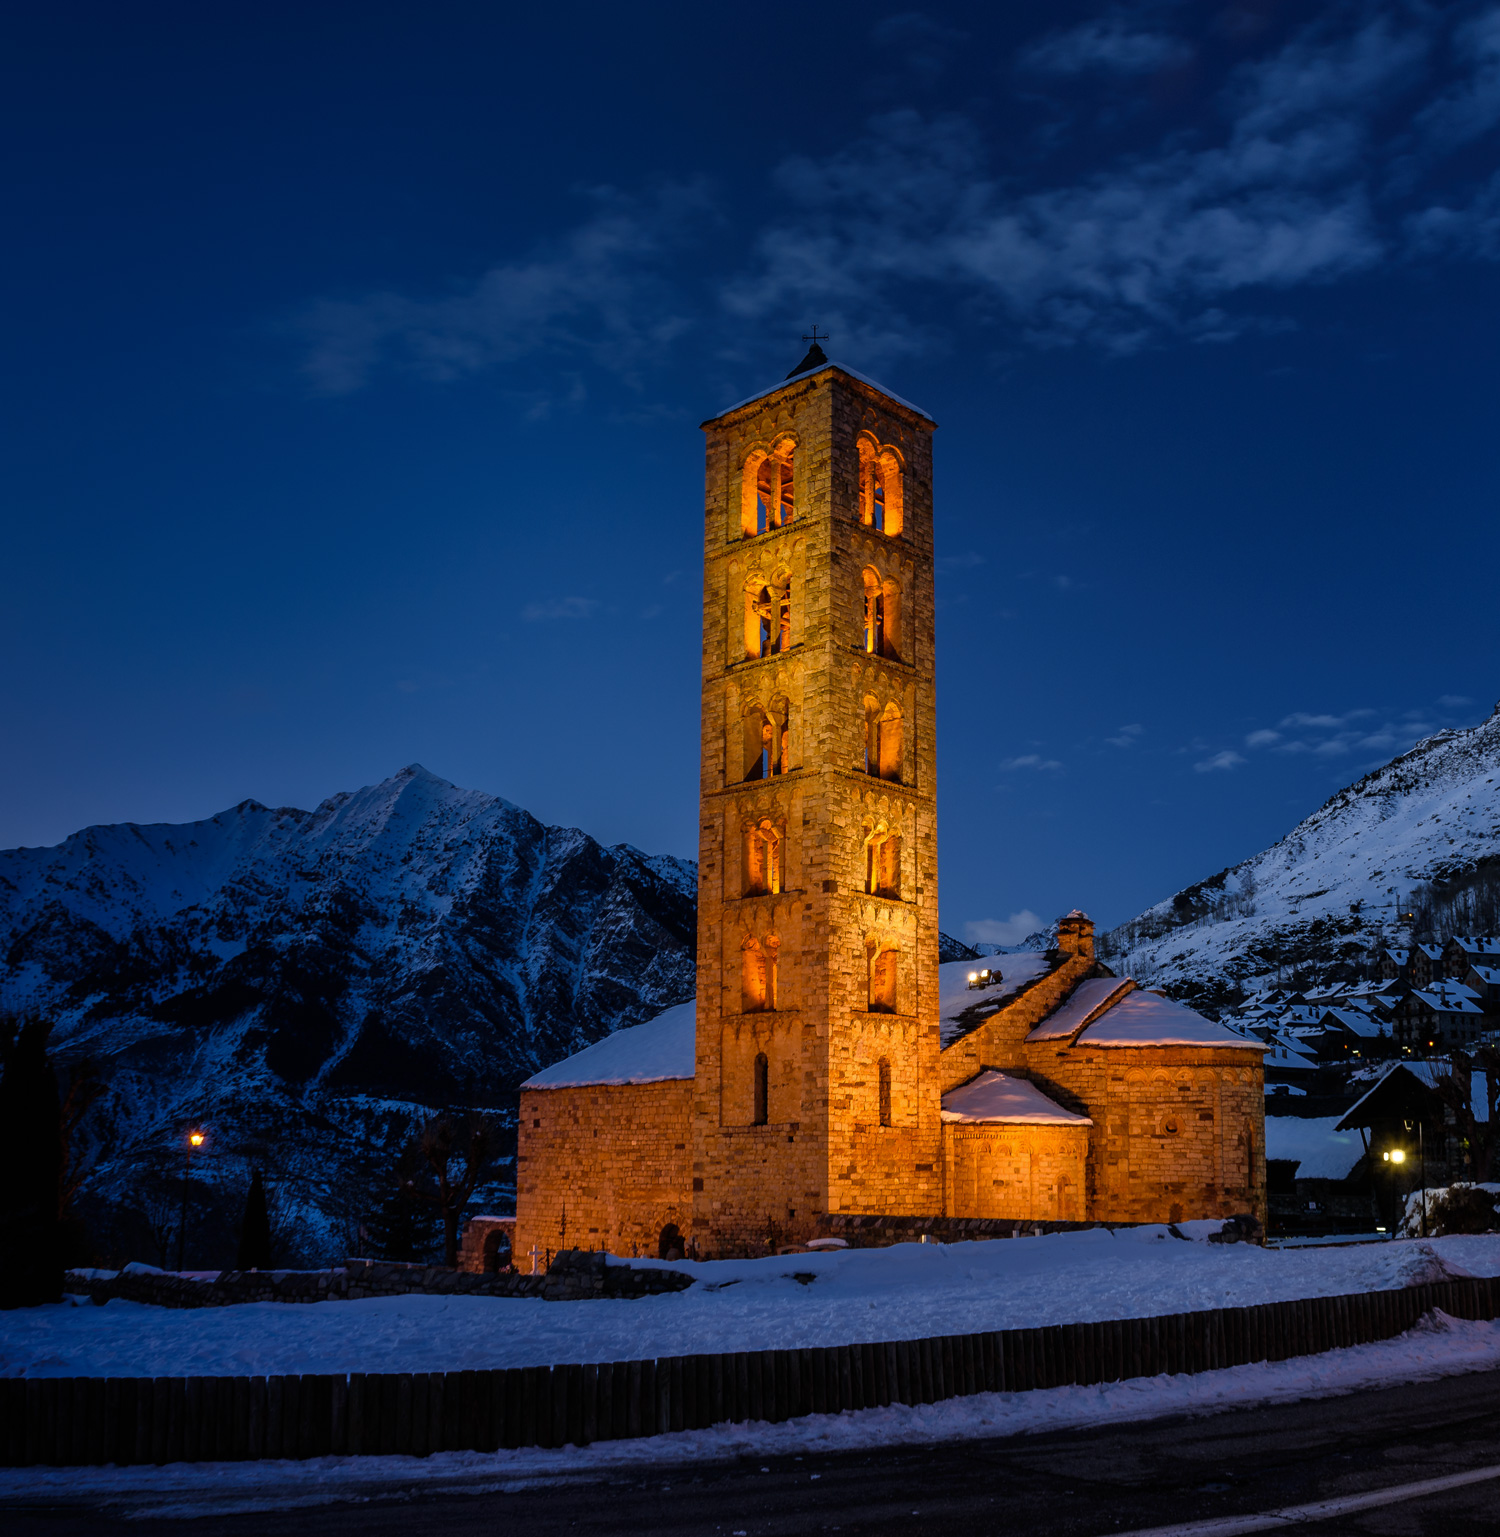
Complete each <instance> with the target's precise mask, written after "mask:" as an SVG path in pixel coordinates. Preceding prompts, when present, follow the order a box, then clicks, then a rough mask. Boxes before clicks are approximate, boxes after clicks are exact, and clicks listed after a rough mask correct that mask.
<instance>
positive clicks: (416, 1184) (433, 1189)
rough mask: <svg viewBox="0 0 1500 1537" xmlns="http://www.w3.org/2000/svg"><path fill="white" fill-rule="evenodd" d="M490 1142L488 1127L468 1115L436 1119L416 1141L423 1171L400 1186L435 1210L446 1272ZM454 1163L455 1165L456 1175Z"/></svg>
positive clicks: (454, 1261)
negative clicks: (437, 1215) (440, 1224)
mask: <svg viewBox="0 0 1500 1537" xmlns="http://www.w3.org/2000/svg"><path fill="white" fill-rule="evenodd" d="M491 1141H492V1139H491V1136H490V1128H489V1123H488V1122H487V1121H486V1120H485V1119H484V1117H483V1116H479V1115H468V1116H465V1117H463V1118H462V1120H455V1119H454V1118H453V1117H452V1116H447V1115H440V1116H437V1117H435V1118H434V1119H432V1120H430V1121H428V1122H427V1124H426V1125H425V1126H424V1127H423V1128H422V1131H421V1134H420V1135H419V1136H418V1138H417V1148H418V1151H419V1153H420V1155H421V1159H422V1162H423V1163H425V1164H426V1166H427V1167H426V1169H425V1170H424V1171H423V1173H422V1174H421V1175H419V1176H418V1177H416V1178H414V1179H407V1180H404V1181H403V1182H402V1189H403V1190H404V1191H406V1193H407V1194H408V1195H410V1196H413V1197H415V1198H416V1199H417V1200H420V1201H427V1202H428V1203H429V1204H431V1205H433V1206H436V1207H437V1209H438V1213H439V1215H440V1216H441V1217H442V1222H443V1263H444V1264H445V1265H447V1266H448V1267H449V1268H450V1269H453V1268H456V1267H457V1265H458V1225H459V1222H460V1220H461V1219H462V1217H463V1210H464V1206H465V1205H466V1204H467V1202H468V1199H469V1197H470V1196H471V1195H473V1193H474V1187H475V1186H476V1185H477V1184H478V1183H479V1181H480V1179H481V1178H482V1177H483V1175H484V1172H485V1170H486V1168H487V1167H488V1166H489V1161H490V1154H491ZM455 1163H457V1164H458V1165H459V1167H458V1172H457V1173H455V1172H454V1168H453V1166H454V1164H455Z"/></svg>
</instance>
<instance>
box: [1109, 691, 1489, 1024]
mask: <svg viewBox="0 0 1500 1537" xmlns="http://www.w3.org/2000/svg"><path fill="white" fill-rule="evenodd" d="M1497 782H1500V706H1497V708H1496V711H1495V713H1494V714H1492V715H1491V716H1490V718H1489V719H1488V720H1486V721H1484V722H1483V723H1482V724H1480V725H1478V726H1475V727H1473V728H1472V729H1470V730H1466V731H1439V732H1438V733H1437V734H1436V735H1434V736H1430V737H1428V738H1426V739H1425V740H1424V741H1421V742H1418V743H1417V745H1416V746H1415V747H1413V748H1412V749H1411V750H1410V751H1409V752H1405V753H1402V754H1401V755H1400V756H1399V757H1397V758H1394V759H1393V760H1392V761H1391V762H1390V763H1388V764H1386V765H1385V767H1383V768H1380V769H1377V770H1375V771H1374V772H1373V773H1371V774H1367V775H1365V777H1364V778H1363V779H1361V780H1359V781H1358V782H1357V783H1355V784H1352V785H1350V786H1349V787H1348V788H1347V789H1344V790H1340V791H1339V792H1338V794H1337V795H1335V796H1333V797H1332V798H1331V799H1330V800H1329V801H1328V802H1327V803H1326V804H1325V805H1323V806H1321V807H1320V808H1319V809H1318V810H1317V811H1315V812H1314V813H1313V814H1312V815H1311V816H1310V817H1308V818H1306V819H1305V820H1304V821H1302V822H1300V823H1298V825H1297V826H1296V827H1294V828H1293V829H1292V830H1291V832H1289V833H1288V834H1287V835H1286V837H1284V838H1282V839H1281V840H1280V842H1278V843H1275V844H1273V845H1272V846H1271V847H1270V848H1268V849H1266V850H1265V851H1264V852H1263V853H1260V854H1257V855H1255V856H1254V857H1253V858H1251V859H1247V860H1244V861H1243V862H1242V863H1240V864H1237V865H1234V866H1232V867H1231V868H1230V869H1228V870H1224V871H1221V872H1220V873H1219V874H1218V875H1216V876H1214V877H1212V878H1211V879H1210V880H1206V881H1201V882H1199V883H1198V884H1197V885H1195V886H1189V887H1188V888H1186V890H1184V891H1180V892H1178V893H1177V895H1176V896H1174V897H1171V898H1169V899H1168V900H1167V901H1165V902H1159V903H1157V904H1156V906H1155V907H1152V908H1149V909H1147V911H1146V912H1144V913H1142V914H1141V915H1140V916H1139V917H1138V918H1135V919H1133V920H1131V922H1129V923H1125V924H1121V925H1120V927H1119V928H1117V929H1113V930H1111V931H1110V932H1109V933H1108V934H1106V935H1105V936H1103V939H1102V941H1101V948H1102V949H1103V950H1104V951H1105V953H1106V954H1108V956H1109V957H1110V959H1111V964H1112V965H1114V966H1115V969H1117V970H1119V969H1121V968H1122V967H1123V968H1124V969H1125V970H1128V971H1129V973H1130V974H1131V975H1133V976H1137V977H1140V978H1142V979H1145V980H1149V981H1150V982H1151V983H1152V984H1153V985H1157V986H1163V985H1164V986H1166V987H1167V988H1168V989H1169V990H1170V991H1172V992H1173V993H1175V994H1177V995H1179V996H1184V997H1192V998H1194V999H1196V1000H1197V1001H1199V1002H1200V1003H1204V1004H1209V1005H1212V1004H1213V1003H1214V1002H1215V1001H1216V1000H1219V999H1222V998H1223V997H1224V996H1225V994H1226V993H1227V990H1228V985H1229V984H1232V983H1247V982H1248V983H1253V981H1254V980H1255V979H1259V978H1263V977H1267V976H1273V977H1274V976H1275V975H1276V974H1277V971H1278V968H1280V969H1281V970H1282V972H1283V974H1285V975H1290V973H1291V972H1292V971H1300V972H1301V973H1302V974H1303V975H1305V976H1306V977H1307V978H1308V979H1309V980H1311V981H1326V980H1332V979H1334V978H1335V977H1337V976H1338V975H1340V974H1341V973H1342V972H1344V971H1347V970H1348V969H1349V968H1351V967H1352V966H1355V965H1357V964H1358V959H1359V957H1360V955H1361V953H1362V952H1363V951H1365V950H1367V949H1368V948H1369V946H1370V945H1371V943H1373V942H1374V941H1375V940H1376V939H1377V938H1384V939H1385V940H1386V941H1387V942H1389V943H1395V942H1398V937H1399V936H1401V935H1403V934H1406V935H1409V934H1410V932H1411V929H1412V928H1413V927H1414V928H1415V929H1416V930H1417V931H1418V932H1421V931H1423V930H1424V929H1428V928H1433V927H1437V928H1442V929H1445V930H1448V931H1450V932H1451V931H1452V930H1454V929H1459V930H1462V929H1464V928H1466V927H1468V926H1470V923H1471V922H1474V923H1478V924H1483V923H1484V922H1486V920H1487V919H1488V917H1489V914H1490V912H1491V910H1492V908H1493V904H1494V889H1495V887H1496V885H1497V884H1500V793H1497V788H1496V787H1497ZM1414 908H1415V909H1416V911H1417V916H1416V919H1415V921H1414V922H1413V921H1411V920H1406V919H1405V918H1404V914H1405V913H1407V912H1409V911H1412V910H1413V909H1414Z"/></svg>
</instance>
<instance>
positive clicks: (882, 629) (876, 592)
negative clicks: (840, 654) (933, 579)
mask: <svg viewBox="0 0 1500 1537" xmlns="http://www.w3.org/2000/svg"><path fill="white" fill-rule="evenodd" d="M864 588H865V608H864V613H865V621H864V642H863V643H864V649H865V650H866V651H867V652H869V653H870V654H871V655H872V656H889V657H895V658H896V659H897V660H898V661H899V660H900V657H901V584H900V583H899V582H894V581H887V580H884V579H882V577H881V575H880V573H879V572H878V571H876V570H874V569H873V568H871V567H868V566H867V567H866V568H865V572H864Z"/></svg>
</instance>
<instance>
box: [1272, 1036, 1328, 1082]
mask: <svg viewBox="0 0 1500 1537" xmlns="http://www.w3.org/2000/svg"><path fill="white" fill-rule="evenodd" d="M1263 1065H1264V1067H1265V1069H1266V1071H1267V1072H1270V1071H1271V1069H1272V1068H1278V1069H1280V1070H1281V1071H1282V1072H1293V1073H1315V1072H1317V1070H1318V1064H1317V1062H1316V1061H1314V1060H1313V1058H1312V1057H1309V1056H1304V1055H1303V1053H1302V1052H1300V1051H1298V1050H1297V1049H1296V1048H1295V1047H1294V1046H1293V1045H1292V1043H1291V1042H1290V1041H1285V1040H1281V1039H1279V1038H1273V1039H1272V1041H1271V1043H1270V1046H1269V1048H1268V1049H1267V1051H1266V1055H1265V1058H1264V1062H1263Z"/></svg>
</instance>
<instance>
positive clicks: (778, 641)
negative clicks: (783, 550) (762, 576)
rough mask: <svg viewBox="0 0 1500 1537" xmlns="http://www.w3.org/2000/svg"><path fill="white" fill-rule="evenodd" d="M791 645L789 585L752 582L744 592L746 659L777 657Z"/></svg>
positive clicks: (790, 593)
mask: <svg viewBox="0 0 1500 1537" xmlns="http://www.w3.org/2000/svg"><path fill="white" fill-rule="evenodd" d="M791 644H792V582H791V578H790V577H787V578H785V579H784V580H783V581H780V582H768V583H761V582H758V581H755V582H751V583H750V585H749V586H747V587H746V588H745V655H746V656H748V657H760V656H777V655H779V654H780V653H781V652H783V651H785V650H787V649H788V648H789V647H790V646H791Z"/></svg>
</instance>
